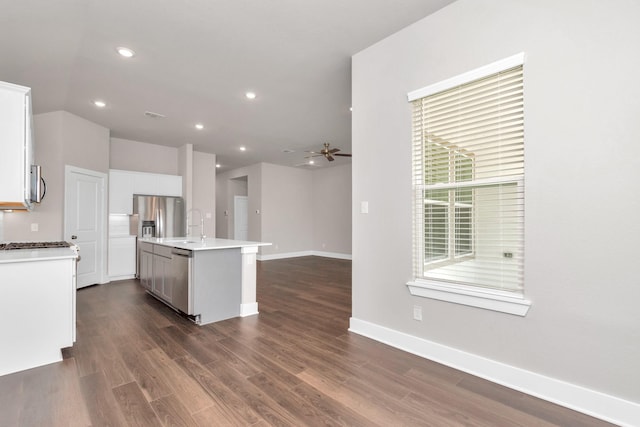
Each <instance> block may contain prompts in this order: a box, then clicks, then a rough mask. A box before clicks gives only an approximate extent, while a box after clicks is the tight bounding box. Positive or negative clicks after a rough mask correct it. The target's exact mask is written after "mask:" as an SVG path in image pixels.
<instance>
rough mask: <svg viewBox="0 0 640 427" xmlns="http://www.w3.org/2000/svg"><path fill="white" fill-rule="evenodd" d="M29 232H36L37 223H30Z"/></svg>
mask: <svg viewBox="0 0 640 427" xmlns="http://www.w3.org/2000/svg"><path fill="white" fill-rule="evenodd" d="M31 231H38V223H37V222H33V223H31Z"/></svg>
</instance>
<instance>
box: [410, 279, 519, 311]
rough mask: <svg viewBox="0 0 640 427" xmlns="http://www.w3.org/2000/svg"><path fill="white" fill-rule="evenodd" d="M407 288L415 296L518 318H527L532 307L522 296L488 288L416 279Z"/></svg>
mask: <svg viewBox="0 0 640 427" xmlns="http://www.w3.org/2000/svg"><path fill="white" fill-rule="evenodd" d="M407 287H408V288H409V293H411V295H413V296H418V297H423V298H429V299H435V300H439V301H446V302H452V303H456V304H461V305H467V306H471V307H477V308H484V309H486V310H492V311H498V312H501V313H506V314H513V315H516V316H523V317H524V316H526V314H527V312H528V311H529V308H530V307H531V301H529V300H527V299H525V298H524V295H522V294H518V293H514V292H507V291H502V292H501V291H498V290H495V289H488V288H487V289H482V288H480V287H477V286H466V285H460V284H453V283H444V282H438V281H435V280H428V279H415V280H412V281H409V282H407Z"/></svg>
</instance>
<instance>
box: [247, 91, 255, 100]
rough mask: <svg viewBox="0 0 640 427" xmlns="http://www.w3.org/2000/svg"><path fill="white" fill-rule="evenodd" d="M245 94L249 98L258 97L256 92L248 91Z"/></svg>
mask: <svg viewBox="0 0 640 427" xmlns="http://www.w3.org/2000/svg"><path fill="white" fill-rule="evenodd" d="M244 96H246V97H247V98H249V99H256V94H255V92H247V93H245V94H244Z"/></svg>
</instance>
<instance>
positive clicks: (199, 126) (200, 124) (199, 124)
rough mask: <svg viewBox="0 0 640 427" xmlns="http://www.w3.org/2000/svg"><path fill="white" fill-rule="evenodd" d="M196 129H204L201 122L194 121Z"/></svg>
mask: <svg viewBox="0 0 640 427" xmlns="http://www.w3.org/2000/svg"><path fill="white" fill-rule="evenodd" d="M196 129H198V130H202V129H204V125H203V124H202V123H196Z"/></svg>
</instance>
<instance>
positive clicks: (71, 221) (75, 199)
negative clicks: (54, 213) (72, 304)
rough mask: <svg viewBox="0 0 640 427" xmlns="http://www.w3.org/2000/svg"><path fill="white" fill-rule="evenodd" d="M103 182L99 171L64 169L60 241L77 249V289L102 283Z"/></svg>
mask: <svg viewBox="0 0 640 427" xmlns="http://www.w3.org/2000/svg"><path fill="white" fill-rule="evenodd" d="M106 179H107V175H106V174H103V173H100V172H95V171H90V170H86V169H80V168H76V167H73V166H66V167H65V197H64V200H65V209H64V238H65V240H67V241H70V242H72V243H74V244H76V245H77V246H78V248H79V250H80V261H79V262H78V272H77V287H78V288H82V287H84V286H89V285H93V284H96V283H103V282H104V281H105V280H104V278H105V277H106V272H105V264H106V263H105V258H106V251H105V235H106V233H105V231H106V222H105V205H106V201H105V182H106Z"/></svg>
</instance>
